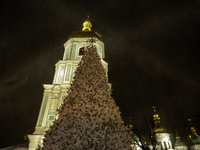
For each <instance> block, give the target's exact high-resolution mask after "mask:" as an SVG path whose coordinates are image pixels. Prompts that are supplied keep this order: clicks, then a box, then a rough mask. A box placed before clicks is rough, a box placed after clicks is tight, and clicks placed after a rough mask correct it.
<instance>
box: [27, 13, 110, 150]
mask: <svg viewBox="0 0 200 150" xmlns="http://www.w3.org/2000/svg"><path fill="white" fill-rule="evenodd" d="M91 27H92V24H91V22H90V20H89V16H88V18H87V19H86V20H85V21H84V23H83V29H82V31H78V32H73V33H72V34H71V35H70V36H69V38H68V40H67V41H66V42H65V43H64V55H63V60H59V61H58V62H57V63H56V65H55V74H54V79H53V83H52V84H43V87H44V93H43V99H42V103H41V107H40V112H39V116H38V120H37V124H36V127H35V131H34V133H33V134H31V135H28V137H29V141H30V142H29V150H35V149H36V148H37V147H38V146H42V139H43V137H44V134H45V131H46V130H48V129H49V126H50V125H52V124H53V121H54V119H55V117H56V114H57V109H58V108H59V106H60V105H61V104H62V102H63V99H64V97H65V96H66V94H67V91H68V88H69V87H70V85H71V82H72V80H73V76H74V72H75V70H76V68H77V66H78V63H79V62H80V60H81V58H82V55H84V53H85V47H86V46H87V41H88V39H90V38H94V39H95V40H96V42H95V43H94V45H95V46H96V48H97V51H98V53H99V56H100V58H101V60H102V64H103V66H104V69H105V72H106V75H107V73H108V63H107V62H105V61H104V60H103V58H104V57H105V52H104V43H103V42H102V37H101V35H99V34H98V33H96V32H94V31H91Z"/></svg>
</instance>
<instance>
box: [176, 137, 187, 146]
mask: <svg viewBox="0 0 200 150" xmlns="http://www.w3.org/2000/svg"><path fill="white" fill-rule="evenodd" d="M178 146H186V145H185V143H184V142H182V141H181V140H180V139H178V140H177V141H176V142H175V144H174V147H178Z"/></svg>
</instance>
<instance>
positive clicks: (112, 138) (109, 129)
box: [42, 39, 131, 150]
mask: <svg viewBox="0 0 200 150" xmlns="http://www.w3.org/2000/svg"><path fill="white" fill-rule="evenodd" d="M91 41H92V42H91ZM130 141H131V137H130V136H129V133H128V128H127V127H125V126H124V122H123V121H122V118H121V116H120V111H119V108H118V107H117V106H116V103H115V101H114V99H113V98H112V97H111V89H110V87H109V83H108V80H107V77H106V73H105V71H104V68H103V65H102V63H101V59H100V57H99V55H98V52H97V49H96V47H95V46H94V45H93V39H92V40H90V44H89V45H88V46H87V47H86V53H85V55H83V57H82V59H81V61H80V63H79V65H78V68H77V70H76V72H75V76H74V80H73V83H72V85H71V87H70V89H69V91H68V95H67V97H66V98H65V100H64V102H63V104H62V105H61V107H60V108H59V110H58V119H56V120H55V121H54V124H53V125H52V126H51V127H50V129H49V130H48V131H47V132H46V135H45V138H44V143H43V145H44V146H43V148H42V149H43V150H104V149H105V150H107V149H109V150H111V149H112V150H128V149H130Z"/></svg>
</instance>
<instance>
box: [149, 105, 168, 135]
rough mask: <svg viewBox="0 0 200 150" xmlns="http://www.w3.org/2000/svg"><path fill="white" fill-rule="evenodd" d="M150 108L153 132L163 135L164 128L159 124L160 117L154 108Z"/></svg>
mask: <svg viewBox="0 0 200 150" xmlns="http://www.w3.org/2000/svg"><path fill="white" fill-rule="evenodd" d="M152 108H153V110H154V114H153V121H154V125H155V127H154V131H155V132H156V133H165V132H166V128H165V127H164V126H162V125H161V124H160V117H159V115H158V113H156V107H155V106H153V107H152Z"/></svg>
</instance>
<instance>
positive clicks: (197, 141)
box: [191, 133, 200, 144]
mask: <svg viewBox="0 0 200 150" xmlns="http://www.w3.org/2000/svg"><path fill="white" fill-rule="evenodd" d="M191 141H192V143H194V144H200V136H199V135H198V134H197V133H195V134H193V135H192V139H191Z"/></svg>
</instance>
